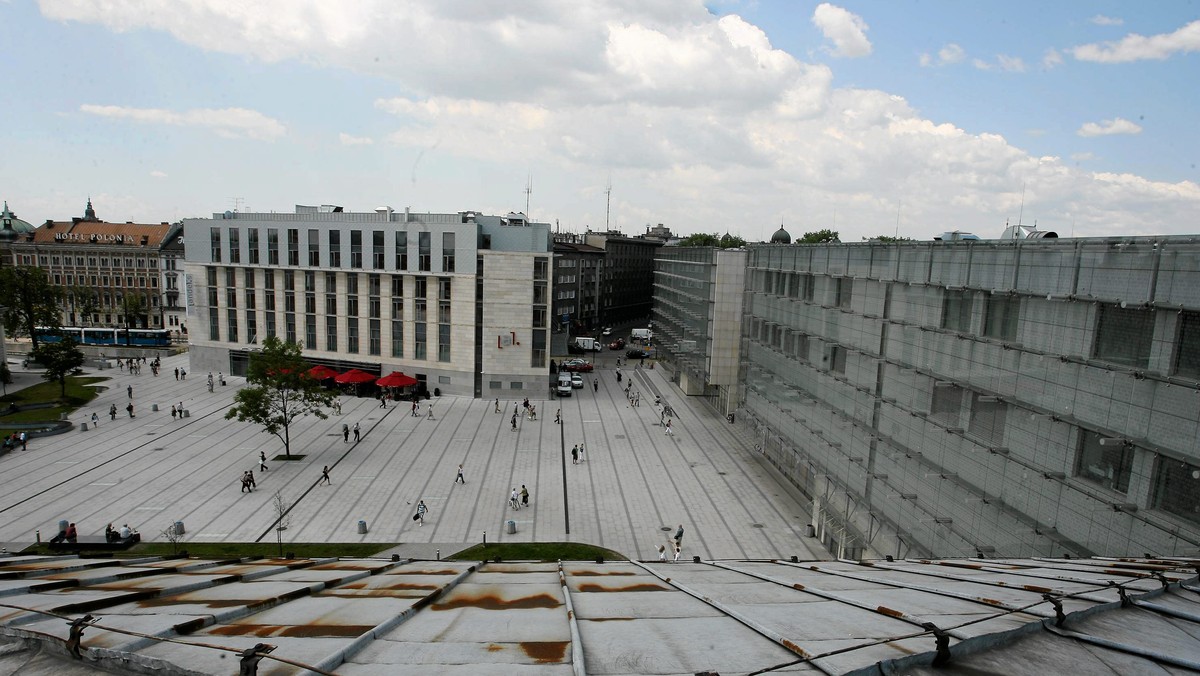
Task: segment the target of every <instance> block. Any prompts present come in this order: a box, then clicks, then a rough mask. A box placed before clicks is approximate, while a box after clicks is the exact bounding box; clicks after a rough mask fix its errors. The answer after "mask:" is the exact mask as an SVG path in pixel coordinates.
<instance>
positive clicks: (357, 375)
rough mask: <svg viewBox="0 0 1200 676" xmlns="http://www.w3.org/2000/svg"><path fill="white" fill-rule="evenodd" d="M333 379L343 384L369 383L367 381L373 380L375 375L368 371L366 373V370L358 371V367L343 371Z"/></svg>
mask: <svg viewBox="0 0 1200 676" xmlns="http://www.w3.org/2000/svg"><path fill="white" fill-rule="evenodd" d="M334 380H336V381H337V382H339V383H341V384H343V385H345V384H351V385H357V384H360V383H369V382H371V381H373V380H375V376H373V375H371V374H370V373H367V372H366V371H360V370H358V369H350V370H349V371H346V372H345V373H343V374H342V375H340V376H338V377H337V378H334Z"/></svg>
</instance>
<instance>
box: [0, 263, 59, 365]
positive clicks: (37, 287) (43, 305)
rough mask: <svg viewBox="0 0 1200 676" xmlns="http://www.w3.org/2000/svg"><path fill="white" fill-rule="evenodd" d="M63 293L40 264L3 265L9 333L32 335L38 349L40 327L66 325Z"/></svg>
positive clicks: (1, 295) (0, 280) (2, 301)
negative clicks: (62, 300)
mask: <svg viewBox="0 0 1200 676" xmlns="http://www.w3.org/2000/svg"><path fill="white" fill-rule="evenodd" d="M61 298H62V292H61V291H59V289H58V288H57V287H55V286H53V285H51V284H50V277H49V276H48V275H47V274H46V271H45V270H43V269H41V268H37V267H19V268H18V267H3V268H0V305H3V306H5V307H6V308H7V310H6V311H5V313H4V329H5V330H6V331H8V333H9V335H11V336H13V337H17V336H29V338H30V339H31V340H32V341H33V347H34V348H37V346H38V339H37V331H36V329H37V327H39V326H46V327H50V328H59V327H61V326H62V319H61V313H60V312H59V301H60V300H61Z"/></svg>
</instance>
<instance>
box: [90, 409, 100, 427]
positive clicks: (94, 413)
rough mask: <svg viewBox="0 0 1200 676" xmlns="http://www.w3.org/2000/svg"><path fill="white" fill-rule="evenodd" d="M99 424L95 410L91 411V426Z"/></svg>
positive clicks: (98, 417)
mask: <svg viewBox="0 0 1200 676" xmlns="http://www.w3.org/2000/svg"><path fill="white" fill-rule="evenodd" d="M99 426H100V416H98V415H96V412H95V411H92V427H99Z"/></svg>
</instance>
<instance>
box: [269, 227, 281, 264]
mask: <svg viewBox="0 0 1200 676" xmlns="http://www.w3.org/2000/svg"><path fill="white" fill-rule="evenodd" d="M267 265H279V230H278V229H276V228H267Z"/></svg>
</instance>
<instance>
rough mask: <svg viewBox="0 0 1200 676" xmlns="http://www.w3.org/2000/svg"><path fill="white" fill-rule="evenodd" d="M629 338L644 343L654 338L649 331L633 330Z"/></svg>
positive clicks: (652, 333)
mask: <svg viewBox="0 0 1200 676" xmlns="http://www.w3.org/2000/svg"><path fill="white" fill-rule="evenodd" d="M630 337H632V338H633V339H634V340H640V341H642V342H646V341H649V340H652V339H653V338H654V332H653V331H651V330H650V329H634V330H633V331H632V333H630Z"/></svg>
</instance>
